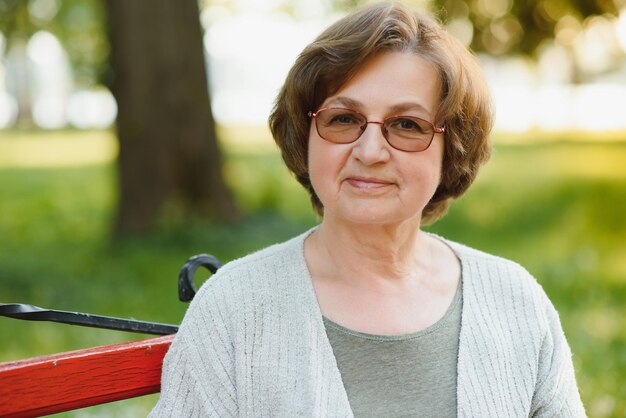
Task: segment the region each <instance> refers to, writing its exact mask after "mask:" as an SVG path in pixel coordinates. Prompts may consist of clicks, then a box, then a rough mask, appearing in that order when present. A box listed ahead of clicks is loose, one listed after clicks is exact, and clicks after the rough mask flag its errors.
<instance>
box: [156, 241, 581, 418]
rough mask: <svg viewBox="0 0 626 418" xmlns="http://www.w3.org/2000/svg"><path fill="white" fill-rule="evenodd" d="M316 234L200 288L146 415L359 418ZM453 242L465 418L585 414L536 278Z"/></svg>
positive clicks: (237, 265)
mask: <svg viewBox="0 0 626 418" xmlns="http://www.w3.org/2000/svg"><path fill="white" fill-rule="evenodd" d="M310 232H311V231H309V232H307V233H304V234H302V235H300V236H298V237H295V238H293V239H291V240H289V241H287V242H285V243H282V244H277V245H273V246H271V247H268V248H266V249H264V250H261V251H259V252H256V253H254V254H251V255H248V256H246V257H243V258H241V259H238V260H236V261H233V262H231V263H228V264H226V265H225V266H224V267H222V268H221V269H220V270H219V271H218V273H217V274H216V275H215V276H213V277H212V278H210V279H209V280H208V281H207V282H206V283H205V284H204V285H203V286H202V287H201V289H200V290H199V291H198V294H197V295H196V297H195V299H194V300H193V301H192V303H191V305H190V306H189V310H188V311H187V313H186V315H185V318H184V320H183V323H182V325H181V327H180V331H179V332H178V334H177V336H176V338H175V339H174V341H173V343H172V346H171V348H170V350H169V352H168V353H167V355H166V357H165V361H164V364H163V376H162V387H161V397H160V400H159V401H158V403H157V405H156V406H155V408H154V409H153V411H152V412H151V414H150V417H185V418H187V417H255V418H256V417H351V416H353V415H352V411H351V409H350V404H349V402H348V397H347V395H346V391H345V389H344V386H343V383H342V381H341V375H340V373H339V370H338V368H337V364H336V361H335V357H334V356H333V351H332V348H331V345H330V343H329V341H328V338H327V337H326V331H325V327H324V323H323V321H322V314H321V312H320V309H319V306H318V304H317V301H316V297H315V293H314V289H313V286H312V283H311V277H310V274H309V271H308V269H307V266H306V263H305V259H304V247H303V242H304V239H305V238H306V236H307V235H308V234H309V233H310ZM448 244H449V245H450V246H451V247H452V248H453V250H454V251H455V252H456V254H457V256H458V257H459V259H460V260H461V265H462V272H463V273H462V274H463V282H462V283H463V311H462V319H461V334H460V341H459V359H458V378H457V405H458V406H457V408H458V411H457V412H458V416H459V417H507V418H508V417H529V416H532V417H584V416H585V411H584V408H583V405H582V402H581V400H580V395H579V393H578V388H577V386H576V381H575V378H574V370H573V367H572V361H571V353H570V349H569V346H568V344H567V342H566V340H565V336H564V335H563V331H562V329H561V324H560V322H559V318H558V315H557V313H556V311H555V310H554V307H553V306H552V304H551V303H550V301H549V300H548V298H547V297H546V295H545V293H544V292H543V290H542V289H541V287H540V286H539V285H538V283H537V282H536V281H535V279H534V278H533V277H532V276H530V275H529V273H527V272H526V270H524V269H523V268H522V267H520V266H519V265H517V264H515V263H513V262H511V261H507V260H504V259H502V258H498V257H495V256H491V255H488V254H485V253H482V252H479V251H477V250H473V249H470V248H468V247H465V246H463V245H460V244H456V243H453V242H448ZM381 384H385V383H384V382H381Z"/></svg>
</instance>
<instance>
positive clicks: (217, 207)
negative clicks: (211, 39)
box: [104, 0, 235, 233]
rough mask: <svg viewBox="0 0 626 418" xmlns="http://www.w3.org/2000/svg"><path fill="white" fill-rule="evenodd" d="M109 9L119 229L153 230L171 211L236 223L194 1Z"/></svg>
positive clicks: (110, 4) (113, 1)
mask: <svg viewBox="0 0 626 418" xmlns="http://www.w3.org/2000/svg"><path fill="white" fill-rule="evenodd" d="M104 3H105V5H106V7H107V9H108V14H109V33H110V39H111V49H112V51H111V57H112V64H113V70H114V80H113V86H112V90H113V94H114V96H115V98H116V99H117V104H118V116H117V133H118V137H119V143H120V153H119V161H118V175H119V180H118V182H119V203H118V213H117V223H116V231H117V232H118V233H127V232H131V233H132V232H145V231H148V230H150V229H151V228H153V227H154V226H155V223H156V222H157V221H158V220H159V219H161V218H162V217H163V216H167V214H168V213H171V212H172V211H176V212H177V213H180V212H183V213H184V214H192V215H197V216H211V217H217V218H224V217H232V216H233V214H234V213H235V207H234V203H233V199H232V195H231V194H230V192H229V190H228V188H227V187H226V185H225V183H224V181H223V178H222V162H221V155H220V151H219V148H218V144H217V140H216V134H215V125H214V121H213V116H212V112H211V107H210V101H209V93H208V84H207V76H206V72H205V62H204V54H203V44H202V31H201V29H200V21H199V17H198V4H197V2H196V0H178V1H171V0H153V1H150V2H142V1H128V0H107V1H105V2H104Z"/></svg>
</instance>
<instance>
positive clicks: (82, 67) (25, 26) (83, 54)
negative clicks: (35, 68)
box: [0, 0, 109, 87]
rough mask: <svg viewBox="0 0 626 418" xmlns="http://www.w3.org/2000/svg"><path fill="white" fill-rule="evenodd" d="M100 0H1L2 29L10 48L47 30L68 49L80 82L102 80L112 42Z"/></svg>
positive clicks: (75, 75)
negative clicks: (107, 35) (107, 36)
mask: <svg viewBox="0 0 626 418" xmlns="http://www.w3.org/2000/svg"><path fill="white" fill-rule="evenodd" d="M105 23H106V22H105V16H104V9H103V7H102V2H101V1H99V0H28V1H23V0H0V32H2V33H3V34H4V36H5V37H6V38H7V44H8V47H7V50H9V49H10V48H11V46H12V44H13V43H14V42H20V41H21V42H25V41H26V40H28V38H30V37H31V36H32V35H33V34H34V33H36V32H37V31H40V30H45V31H48V32H50V33H52V34H53V35H55V36H56V37H57V38H59V40H60V41H61V43H62V44H63V47H64V48H65V50H66V51H67V53H68V55H69V58H70V62H71V63H72V69H73V73H74V81H75V83H76V84H77V85H79V86H83V87H89V86H92V85H94V84H96V83H97V82H102V81H103V79H104V78H105V75H106V74H107V72H108V71H109V70H108V62H107V60H108V58H109V44H108V41H107V38H106V29H105Z"/></svg>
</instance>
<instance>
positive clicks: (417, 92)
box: [152, 4, 585, 417]
mask: <svg viewBox="0 0 626 418" xmlns="http://www.w3.org/2000/svg"><path fill="white" fill-rule="evenodd" d="M491 125H492V114H491V107H490V98H489V95H488V92H487V89H486V88H485V85H484V82H483V78H482V75H481V74H480V71H479V68H478V66H477V64H476V62H475V60H474V58H473V57H472V56H471V55H470V54H469V53H468V52H467V51H466V50H465V49H464V48H463V47H462V46H459V44H458V43H457V42H455V41H454V40H453V39H452V38H451V37H450V36H449V35H448V34H446V33H445V31H443V29H441V27H440V26H439V25H438V24H436V23H434V22H433V21H431V20H429V19H427V18H425V17H423V16H421V15H416V14H414V13H413V12H411V11H409V10H408V9H406V8H405V7H403V6H400V5H397V4H380V5H375V6H371V7H368V8H366V9H363V10H360V11H357V12H356V13H354V14H352V15H349V16H347V17H346V18H344V19H342V20H340V21H339V22H337V23H335V24H334V25H332V26H331V27H330V28H329V29H327V30H326V31H325V32H324V33H322V34H321V35H320V36H319V38H318V39H317V40H315V41H314V42H313V43H312V44H311V45H309V46H308V47H307V48H306V49H305V50H304V51H303V52H302V54H301V55H300V56H299V58H298V59H297V61H296V63H295V65H294V66H293V68H292V69H291V71H290V73H289V75H288V77H287V80H286V82H285V85H284V86H283V88H282V90H281V92H280V94H279V96H278V98H277V101H276V106H275V108H274V110H273V113H272V115H271V116H270V127H271V130H272V133H273V135H274V138H275V140H276V142H277V144H278V146H279V147H280V149H281V151H282V155H283V159H284V161H285V163H286V164H287V166H288V167H289V169H290V170H291V171H292V172H293V173H294V174H295V176H296V178H297V179H298V181H299V182H300V183H301V184H302V185H303V186H304V187H305V188H306V189H307V190H308V192H309V193H310V195H311V200H312V202H313V206H314V208H315V209H316V210H317V212H318V213H319V214H320V215H321V216H322V221H321V223H320V225H319V226H318V227H316V228H314V229H312V230H311V231H308V232H306V233H304V234H302V235H300V236H298V237H295V238H293V239H292V240H290V241H287V242H285V243H282V244H277V245H274V246H271V247H269V248H266V249H264V250H261V251H259V252H257V253H255V254H252V255H249V256H246V257H243V258H242V259H239V260H236V261H234V262H231V263H229V264H227V265H225V266H224V267H223V268H222V269H220V271H219V272H218V273H217V274H216V275H215V276H214V277H212V278H211V279H210V280H208V281H207V283H206V284H205V285H204V286H203V287H202V288H201V290H200V291H199V292H198V294H197V295H196V297H195V299H194V301H193V302H192V304H191V306H190V307H189V311H188V313H187V314H186V316H185V319H184V321H183V324H182V326H181V329H180V331H179V333H178V335H177V337H176V339H175V340H174V342H173V344H172V347H171V349H170V351H169V353H168V355H167V357H166V360H165V363H164V371H163V385H162V393H161V399H160V401H159V403H158V404H157V406H156V407H155V409H154V411H153V413H152V416H155V417H156V416H181V417H189V416H215V417H228V416H246V417H265V416H276V417H293V416H308V417H327V416H332V417H335V416H337V417H350V416H384V417H393V416H432V417H444V416H455V415H458V416H463V417H465V416H472V417H473V416H476V417H522V416H564V417H565V416H566V417H570V416H575V417H578V416H584V415H585V412H584V409H583V406H582V403H581V401H580V396H579V394H578V389H577V387H576V382H575V378H574V373H573V368H572V362H571V354H570V350H569V347H568V345H567V342H566V340H565V337H564V335H563V332H562V330H561V326H560V323H559V319H558V316H557V313H556V312H555V310H554V308H553V306H552V304H551V303H550V302H549V301H548V299H547V297H546V295H545V294H544V292H543V291H542V289H541V287H540V286H539V285H538V284H537V283H536V281H535V280H534V279H533V278H532V277H531V276H530V275H529V274H528V273H527V272H526V271H525V270H524V269H523V268H521V267H520V266H518V265H516V264H514V263H512V262H510V261H507V260H504V259H500V258H497V257H494V256H490V255H487V254H484V253H481V252H479V251H476V250H473V249H470V248H467V247H465V246H463V245H460V244H456V243H453V242H449V241H447V240H445V239H443V238H439V237H436V236H434V235H431V234H428V233H425V232H423V231H422V230H421V229H420V228H421V226H422V225H425V224H428V223H432V222H434V221H435V220H436V219H438V218H439V217H441V216H442V215H443V214H444V213H445V211H446V209H447V207H448V204H449V203H450V201H451V200H452V199H454V198H457V197H459V196H460V195H462V194H463V193H464V192H465V190H467V188H468V187H469V185H470V184H471V183H472V181H473V179H474V178H475V177H476V174H477V171H478V168H479V167H480V165H481V164H482V163H484V162H485V161H486V160H487V158H488V155H489V149H490V146H489V143H488V139H487V137H488V134H489V131H490V129H491Z"/></svg>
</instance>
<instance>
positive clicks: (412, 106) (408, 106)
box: [324, 96, 431, 115]
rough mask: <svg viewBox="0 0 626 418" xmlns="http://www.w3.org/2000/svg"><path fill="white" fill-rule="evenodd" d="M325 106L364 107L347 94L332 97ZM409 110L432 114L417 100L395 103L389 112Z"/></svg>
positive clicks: (357, 108)
mask: <svg viewBox="0 0 626 418" xmlns="http://www.w3.org/2000/svg"><path fill="white" fill-rule="evenodd" d="M324 106H325V107H328V106H342V107H347V108H350V109H355V110H360V109H363V107H364V105H363V103H362V102H360V101H358V100H355V99H352V98H350V97H346V96H336V97H333V98H331V99H330V101H328V102H326V104H325V105H324ZM408 110H417V111H418V112H422V113H425V114H426V115H431V113H430V111H429V110H428V109H426V108H425V107H424V106H422V105H421V104H419V103H417V102H404V103H398V104H395V105H393V106H391V107H390V108H389V110H388V112H389V113H390V114H398V113H401V112H406V111H408Z"/></svg>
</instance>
